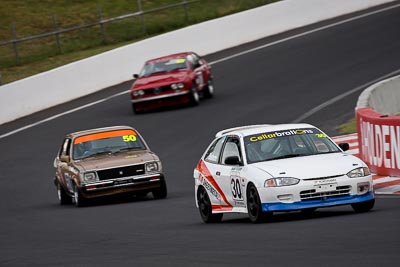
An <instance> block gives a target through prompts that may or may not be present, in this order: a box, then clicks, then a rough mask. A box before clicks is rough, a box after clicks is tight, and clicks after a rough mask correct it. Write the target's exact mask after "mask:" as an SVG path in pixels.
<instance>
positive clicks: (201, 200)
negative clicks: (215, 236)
mask: <svg viewBox="0 0 400 267" xmlns="http://www.w3.org/2000/svg"><path fill="white" fill-rule="evenodd" d="M197 194H198V195H197V204H198V205H199V212H200V216H201V219H202V220H203V221H204V222H205V223H216V222H220V221H221V220H222V216H223V215H224V214H223V213H216V214H213V213H212V207H211V201H210V198H209V197H208V194H207V191H206V190H205V189H204V188H203V187H200V188H199V191H198V193H197Z"/></svg>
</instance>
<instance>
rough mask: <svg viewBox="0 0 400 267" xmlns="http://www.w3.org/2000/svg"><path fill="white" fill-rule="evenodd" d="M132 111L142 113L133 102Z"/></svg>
mask: <svg viewBox="0 0 400 267" xmlns="http://www.w3.org/2000/svg"><path fill="white" fill-rule="evenodd" d="M132 112H133V114H140V111H139V110H138V109H137V108H136V106H135V104H133V103H132Z"/></svg>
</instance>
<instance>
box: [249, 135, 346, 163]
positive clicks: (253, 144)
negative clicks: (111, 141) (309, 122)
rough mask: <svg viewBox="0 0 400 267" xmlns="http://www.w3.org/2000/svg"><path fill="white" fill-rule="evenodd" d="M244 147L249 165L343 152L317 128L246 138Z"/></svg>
mask: <svg viewBox="0 0 400 267" xmlns="http://www.w3.org/2000/svg"><path fill="white" fill-rule="evenodd" d="M244 145H245V149H246V157H247V162H248V163H255V162H261V161H268V160H276V159H283V158H291V157H300V156H309V155H316V154H326V153H336V152H341V150H340V149H339V148H338V147H337V146H336V144H335V143H333V142H332V141H331V140H330V139H329V138H328V136H327V135H326V134H324V133H322V132H321V131H319V130H318V129H316V128H306V129H292V130H284V131H274V132H265V133H258V134H254V135H249V136H246V137H244Z"/></svg>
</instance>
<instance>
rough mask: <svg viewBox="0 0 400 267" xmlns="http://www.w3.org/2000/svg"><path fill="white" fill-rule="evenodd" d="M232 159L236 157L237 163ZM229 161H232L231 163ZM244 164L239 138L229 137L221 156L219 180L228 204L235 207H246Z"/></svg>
mask: <svg viewBox="0 0 400 267" xmlns="http://www.w3.org/2000/svg"><path fill="white" fill-rule="evenodd" d="M232 157H236V159H237V161H233V162H232V160H233V158H232ZM227 159H228V161H227ZM229 160H231V161H230V162H229ZM242 162H243V160H242V153H241V151H240V142H239V138H237V137H228V138H227V140H226V143H225V145H224V148H223V151H222V154H221V162H220V163H221V165H220V166H219V172H220V175H219V178H218V180H219V184H220V185H221V189H222V191H223V192H224V193H225V195H226V198H227V200H228V202H229V203H230V204H231V205H232V206H233V207H244V206H245V203H244V194H245V188H244V186H243V183H242V181H241V176H240V171H241V169H242V167H241V163H242Z"/></svg>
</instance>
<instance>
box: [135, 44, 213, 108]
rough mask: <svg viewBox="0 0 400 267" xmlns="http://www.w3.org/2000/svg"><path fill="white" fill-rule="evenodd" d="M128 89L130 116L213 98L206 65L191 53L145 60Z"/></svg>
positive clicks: (210, 79) (194, 103)
mask: <svg viewBox="0 0 400 267" xmlns="http://www.w3.org/2000/svg"><path fill="white" fill-rule="evenodd" d="M133 77H134V78H136V80H135V81H134V83H133V85H132V87H131V92H130V96H131V102H132V109H133V112H134V113H139V112H142V111H145V110H150V109H155V108H161V107H166V106H173V105H181V104H191V105H193V106H195V105H198V104H199V101H200V98H201V97H204V98H211V97H212V96H213V94H214V85H213V76H212V73H211V67H210V65H208V63H207V62H206V61H205V60H204V59H202V58H201V57H199V56H198V55H197V54H196V53H193V52H184V53H179V54H173V55H168V56H164V57H160V58H156V59H151V60H148V61H147V62H146V63H145V64H144V66H143V68H142V70H141V72H140V73H139V74H134V75H133Z"/></svg>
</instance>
